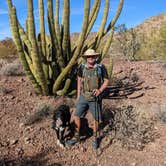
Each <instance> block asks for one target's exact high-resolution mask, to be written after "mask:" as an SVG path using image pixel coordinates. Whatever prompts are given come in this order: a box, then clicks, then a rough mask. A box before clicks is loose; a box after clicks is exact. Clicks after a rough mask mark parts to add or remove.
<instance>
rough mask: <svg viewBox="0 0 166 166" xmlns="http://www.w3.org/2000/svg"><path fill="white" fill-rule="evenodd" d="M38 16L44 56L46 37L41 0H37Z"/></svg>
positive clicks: (44, 54)
mask: <svg viewBox="0 0 166 166" xmlns="http://www.w3.org/2000/svg"><path fill="white" fill-rule="evenodd" d="M39 16H40V21H39V22H40V34H41V47H42V54H43V56H46V38H45V25H44V4H43V0H39Z"/></svg>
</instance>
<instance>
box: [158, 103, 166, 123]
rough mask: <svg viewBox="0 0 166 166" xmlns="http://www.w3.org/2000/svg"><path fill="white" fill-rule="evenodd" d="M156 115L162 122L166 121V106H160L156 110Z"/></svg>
mask: <svg viewBox="0 0 166 166" xmlns="http://www.w3.org/2000/svg"><path fill="white" fill-rule="evenodd" d="M156 117H157V119H158V120H159V121H160V122H163V123H166V107H165V106H159V107H158V109H157V110H156Z"/></svg>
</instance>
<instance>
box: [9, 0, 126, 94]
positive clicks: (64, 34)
mask: <svg viewBox="0 0 166 166" xmlns="http://www.w3.org/2000/svg"><path fill="white" fill-rule="evenodd" d="M123 1H124V0H120V1H119V6H118V9H117V12H116V14H115V16H114V17H113V19H112V20H108V13H109V6H110V0H105V7H104V10H103V18H102V21H101V25H100V27H99V30H98V31H97V32H96V35H95V37H94V39H93V40H91V41H88V40H87V38H88V35H89V34H90V32H91V29H92V27H93V25H94V24H95V21H96V18H97V16H98V13H99V9H100V6H101V0H94V3H93V6H92V8H91V7H90V0H84V17H83V23H82V31H81V32H80V34H79V37H78V40H77V41H76V42H75V43H74V44H71V43H73V41H71V38H70V0H63V14H62V21H61V24H60V23H59V20H60V19H59V18H60V12H59V6H60V1H59V0H56V3H55V12H54V7H53V4H54V3H53V0H47V21H48V29H49V35H47V34H46V29H45V21H46V20H45V17H44V15H45V11H46V10H45V9H44V6H45V4H44V2H43V0H38V6H39V24H40V30H39V34H36V28H35V18H34V8H33V0H27V4H28V5H27V6H28V16H27V20H26V27H25V28H23V27H21V24H20V23H19V20H18V18H17V13H16V9H15V7H14V5H13V3H12V0H7V3H8V9H9V19H10V27H11V31H12V35H13V39H14V42H15V45H16V48H17V51H18V55H19V57H20V60H21V63H22V66H23V68H24V70H25V73H26V75H27V76H28V77H29V79H30V80H31V82H32V84H33V86H34V88H35V90H36V92H37V93H39V94H42V95H50V94H54V95H64V94H73V93H74V92H75V88H76V73H75V72H74V71H75V69H76V68H77V66H78V64H79V61H78V59H79V58H80V56H81V54H83V53H84V52H85V51H86V50H87V49H88V48H93V49H95V50H97V51H100V52H101V56H100V58H99V61H101V60H102V59H103V58H104V57H105V56H106V55H107V53H108V50H109V48H110V45H111V42H112V37H113V32H114V25H115V23H116V21H117V19H118V17H119V15H120V13H121V11H122V7H123ZM108 34H109V35H108ZM106 35H107V41H106V42H105V45H104V47H103V46H102V49H101V45H102V39H103V37H104V36H106ZM101 50H102V51H101ZM112 66H113V63H112V58H111V56H110V66H109V67H108V71H109V75H110V76H111V73H112Z"/></svg>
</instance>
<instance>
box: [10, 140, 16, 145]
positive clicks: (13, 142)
mask: <svg viewBox="0 0 166 166" xmlns="http://www.w3.org/2000/svg"><path fill="white" fill-rule="evenodd" d="M17 142H18V139H13V140H10V145H15V144H16V143H17Z"/></svg>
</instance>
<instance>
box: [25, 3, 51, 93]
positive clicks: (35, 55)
mask: <svg viewBox="0 0 166 166" xmlns="http://www.w3.org/2000/svg"><path fill="white" fill-rule="evenodd" d="M28 27H29V36H30V41H31V44H32V50H31V57H32V61H33V65H34V70H35V77H36V79H37V81H38V82H39V84H40V85H41V88H42V93H43V94H44V95H48V87H47V80H46V78H45V75H44V72H43V68H42V64H41V59H40V57H39V50H38V46H37V41H36V34H35V23H34V14H33V1H32V0H28Z"/></svg>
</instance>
